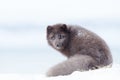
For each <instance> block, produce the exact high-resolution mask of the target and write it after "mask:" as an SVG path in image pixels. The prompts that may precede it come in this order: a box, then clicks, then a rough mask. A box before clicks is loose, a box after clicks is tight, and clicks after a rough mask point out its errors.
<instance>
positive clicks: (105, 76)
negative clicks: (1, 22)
mask: <svg viewBox="0 0 120 80" xmlns="http://www.w3.org/2000/svg"><path fill="white" fill-rule="evenodd" d="M119 79H120V65H113V67H112V68H101V69H98V70H91V71H86V72H79V71H75V72H73V73H72V74H71V75H67V76H57V77H46V76H45V75H40V74H0V80H119Z"/></svg>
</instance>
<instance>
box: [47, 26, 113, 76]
mask: <svg viewBox="0 0 120 80" xmlns="http://www.w3.org/2000/svg"><path fill="white" fill-rule="evenodd" d="M62 35H64V37H62ZM47 40H48V43H49V44H50V45H51V46H52V47H53V48H54V49H56V50H58V51H59V52H61V53H62V54H63V55H65V56H66V57H67V58H68V60H66V61H64V62H62V63H60V64H58V65H56V66H54V67H52V68H51V69H50V70H49V71H48V72H47V76H58V75H68V74H71V73H72V72H73V71H76V70H79V71H87V70H89V69H97V68H100V67H104V66H108V65H110V64H112V62H113V60H112V55H111V52H110V50H109V48H108V46H107V45H106V43H105V41H104V40H103V39H101V38H100V37H99V36H98V35H96V34H95V33H93V32H91V31H89V30H87V29H85V28H82V27H81V26H73V25H66V24H55V25H52V26H48V27H47Z"/></svg>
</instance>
